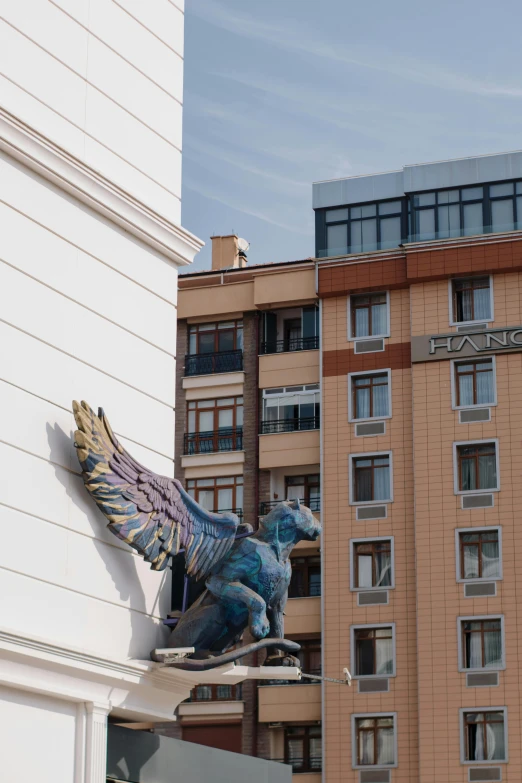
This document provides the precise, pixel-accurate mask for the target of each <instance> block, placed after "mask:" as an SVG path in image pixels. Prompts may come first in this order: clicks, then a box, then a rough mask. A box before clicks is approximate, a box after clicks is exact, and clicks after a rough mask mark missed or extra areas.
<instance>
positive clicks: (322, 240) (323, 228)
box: [315, 195, 409, 258]
mask: <svg viewBox="0 0 522 783" xmlns="http://www.w3.org/2000/svg"><path fill="white" fill-rule="evenodd" d="M395 202H399V203H400V209H399V210H398V211H397V212H385V213H384V214H381V205H387V204H393V203H395ZM373 206H375V215H367V216H365V217H362V215H361V216H360V217H357V216H354V217H352V209H359V208H361V207H362V208H364V207H373ZM408 209H409V203H408V198H407V197H406V196H405V195H400V196H395V197H393V198H386V199H377V200H375V201H361V202H358V203H356V204H352V203H350V204H335V205H332V206H329V207H321V208H319V209H317V210H316V212H315V215H316V255H317V257H318V258H344V257H345V256H352V255H360V254H368V253H375V252H377V251H379V250H387V251H388V252H393V251H394V250H396V249H397V248H399V247H400V246H401V245H402V244H403V243H404V242H405V241H407V238H408V234H409V229H408ZM335 210H346V217H344V218H339V220H327V219H326V213H327V212H333V211H335ZM389 218H399V219H400V225H401V236H400V240H399V242H398V243H397V245H393V246H392V247H387V248H386V247H385V248H383V247H382V226H381V221H382V220H387V219H389ZM365 220H375V221H376V226H375V228H376V232H375V240H376V241H375V245H376V247H375V248H374V249H373V250H372V249H368V250H354V249H353V248H354V247H357V246H356V245H353V244H352V222H356V223H357V222H359V221H362V222H364V221H365ZM329 226H345V228H346V234H345V236H346V246H345V247H346V250H345V252H344V253H341V254H340V255H329V248H328V228H329ZM321 244H322V245H323V247H320V245H321Z"/></svg>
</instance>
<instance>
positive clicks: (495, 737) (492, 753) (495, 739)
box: [486, 723, 506, 761]
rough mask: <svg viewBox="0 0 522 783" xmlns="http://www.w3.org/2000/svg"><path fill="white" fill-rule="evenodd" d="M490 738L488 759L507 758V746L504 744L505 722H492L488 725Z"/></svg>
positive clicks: (488, 738)
mask: <svg viewBox="0 0 522 783" xmlns="http://www.w3.org/2000/svg"><path fill="white" fill-rule="evenodd" d="M486 731H487V740H488V761H494V760H495V759H497V760H500V759H505V758H506V748H505V744H504V724H503V723H492V724H489V725H488V726H487V729H486Z"/></svg>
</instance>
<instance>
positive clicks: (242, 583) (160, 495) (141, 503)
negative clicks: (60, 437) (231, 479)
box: [73, 402, 321, 669]
mask: <svg viewBox="0 0 522 783" xmlns="http://www.w3.org/2000/svg"><path fill="white" fill-rule="evenodd" d="M73 412H74V417H75V420H76V424H77V426H78V430H77V431H76V432H75V434H74V445H75V446H76V451H77V454H78V459H79V461H80V465H81V467H82V476H83V480H84V484H85V487H86V489H87V491H88V492H89V494H90V495H91V497H92V498H93V500H94V501H95V503H96V504H97V506H98V508H99V509H100V510H101V511H102V513H103V514H104V515H105V517H106V519H107V521H108V528H109V530H110V531H111V532H112V533H114V535H116V536H117V537H118V538H120V539H122V540H123V541H126V542H127V543H128V544H129V545H130V546H131V547H133V549H135V550H136V551H137V552H138V553H139V554H140V555H141V556H142V557H143V558H144V559H145V560H146V561H147V562H149V563H150V564H151V568H152V569H153V570H155V571H162V570H163V569H165V568H166V567H167V565H168V564H169V560H170V558H171V557H174V556H175V555H177V554H178V553H180V552H184V557H185V570H186V573H187V574H188V575H189V576H194V577H195V578H196V579H198V580H205V588H206V589H205V591H204V592H203V593H202V594H201V595H200V597H199V598H198V599H197V600H196V601H195V603H193V604H192V606H191V607H190V608H189V609H188V610H187V611H186V612H185V613H184V614H183V615H182V616H181V618H180V620H179V622H178V623H177V625H176V627H175V628H174V630H173V631H172V632H171V634H170V637H169V640H168V643H167V646H168V647H170V648H174V647H178V648H179V647H194V648H195V651H196V652H195V653H194V660H185V661H184V662H183V663H180V664H179V665H180V666H181V667H182V668H189V669H207V668H211V667H213V666H217V665H221V664H223V663H227V662H229V661H232V660H236V659H237V658H239V657H241V656H243V655H245V654H247V653H248V652H252V651H254V650H257V649H260V648H265V647H266V648H268V658H267V662H268V663H273V664H275V663H279V662H280V661H281V660H282V659H284V660H285V661H288V660H290V659H291V658H292V656H288V655H286V654H287V653H291V652H297V651H298V650H299V645H298V644H297V643H295V642H291V641H289V640H287V639H284V619H283V611H284V607H285V604H286V600H287V597H288V586H289V584H290V577H291V564H290V557H289V555H290V552H291V550H292V549H293V547H294V546H295V544H296V543H298V541H301V540H305V539H307V540H312V541H314V540H316V539H317V537H318V536H319V534H320V532H321V527H320V525H319V523H318V521H317V520H316V519H315V518H314V516H313V515H312V512H311V511H310V509H308V508H306V507H305V506H302V505H301V504H300V503H299V501H298V500H295V501H286V502H282V503H279V504H278V505H277V506H276V507H275V508H273V509H272V510H271V511H270V513H269V514H267V515H266V516H265V517H262V518H261V520H260V523H259V529H258V530H257V531H256V532H254V531H253V529H252V527H251V526H250V525H240V522H239V518H238V517H237V516H236V515H235V514H232V513H229V512H225V513H222V514H218V513H214V512H211V511H207V510H206V509H204V508H203V507H202V506H200V505H199V504H198V503H196V501H195V500H194V498H192V497H191V496H190V495H189V494H188V493H187V492H186V491H185V490H184V489H183V487H182V485H181V483H180V482H179V481H177V479H174V478H170V477H167V476H160V475H158V474H157V473H154V472H153V471H151V470H149V469H148V468H146V467H144V466H143V465H141V464H140V463H139V462H137V461H136V460H135V459H134V458H133V457H131V455H130V454H129V453H128V452H127V451H126V449H124V448H123V446H122V445H121V444H120V443H119V442H118V440H117V438H116V437H115V435H114V433H113V431H112V429H111V426H110V424H109V421H108V419H107V417H106V416H105V413H104V411H103V409H101V408H99V409H98V415H96V414H95V413H94V411H93V410H92V409H91V408H90V407H89V405H88V404H87V403H86V402H82V403H81V405H80V404H79V403H77V402H73ZM247 627H248V628H249V630H250V633H251V634H252V636H253V638H254V643H253V644H250V645H247V646H246V647H242V648H240V649H239V650H238V649H235V650H233V649H232V648H233V647H234V645H236V644H237V643H238V642H239V641H240V639H241V637H242V634H243V632H244V631H245V629H246V628H247ZM293 660H294V661H295V659H293Z"/></svg>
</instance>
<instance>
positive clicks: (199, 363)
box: [185, 351, 243, 375]
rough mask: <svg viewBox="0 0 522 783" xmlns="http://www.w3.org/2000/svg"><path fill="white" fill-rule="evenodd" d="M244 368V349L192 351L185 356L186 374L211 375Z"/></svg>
mask: <svg viewBox="0 0 522 783" xmlns="http://www.w3.org/2000/svg"><path fill="white" fill-rule="evenodd" d="M242 369H243V351H220V352H219V353H192V354H187V355H186V356H185V375H210V374H211V373H215V372H237V371H238V370H242Z"/></svg>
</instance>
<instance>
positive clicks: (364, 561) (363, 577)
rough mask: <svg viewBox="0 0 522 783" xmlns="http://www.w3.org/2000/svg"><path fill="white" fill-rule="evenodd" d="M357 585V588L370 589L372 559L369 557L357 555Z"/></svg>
mask: <svg viewBox="0 0 522 783" xmlns="http://www.w3.org/2000/svg"><path fill="white" fill-rule="evenodd" d="M357 569H358V578H359V584H358V585H357V587H372V586H373V585H372V582H373V573H372V557H371V555H359V559H358V562H357Z"/></svg>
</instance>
